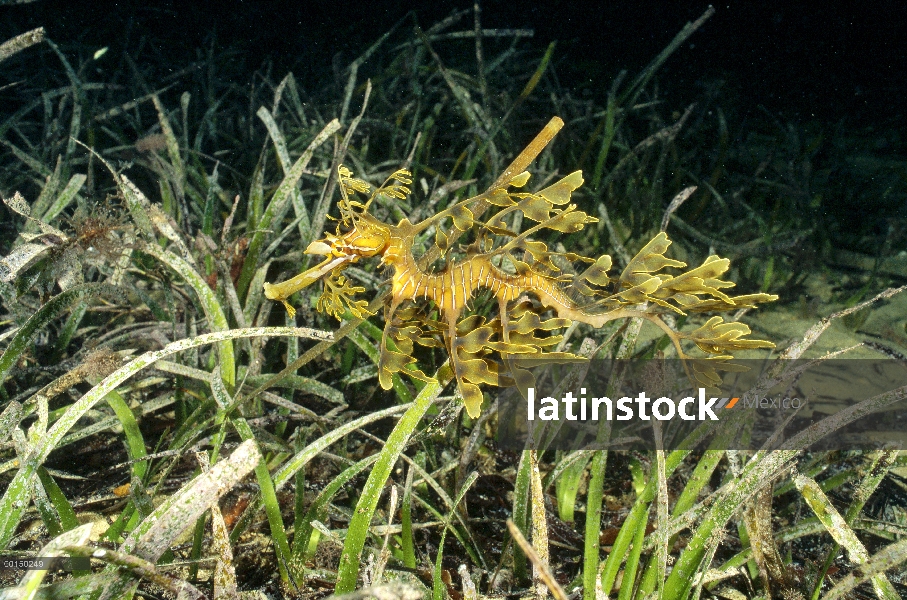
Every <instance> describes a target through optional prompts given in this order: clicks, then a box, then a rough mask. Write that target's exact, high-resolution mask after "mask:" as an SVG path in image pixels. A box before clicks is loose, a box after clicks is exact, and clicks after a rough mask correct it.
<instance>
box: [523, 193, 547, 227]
mask: <svg viewBox="0 0 907 600" xmlns="http://www.w3.org/2000/svg"><path fill="white" fill-rule="evenodd" d="M518 206H519V209H520V210H521V211H523V214H524V215H525V216H526V218H528V219H532V220H533V221H536V222H539V223H542V222H543V221H547V220H548V219H550V218H551V210H552V209H553V208H554V207H553V206H552V205H551V202H549V201H548V200H546V199H545V198H543V197H541V196H537V195H533V194H530V195H528V196H526V197H525V198H523V199H522V200H520V203H519V205H518Z"/></svg>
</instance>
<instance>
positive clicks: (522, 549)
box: [0, 3, 907, 600]
mask: <svg viewBox="0 0 907 600" xmlns="http://www.w3.org/2000/svg"><path fill="white" fill-rule="evenodd" d="M478 8H479V5H478V3H477V4H476V5H475V7H474V8H472V9H468V10H456V11H453V12H452V13H451V14H450V16H449V17H448V18H447V19H444V20H443V21H441V22H439V23H435V24H432V25H431V26H427V27H424V28H423V27H422V26H421V25H420V23H419V22H418V19H417V18H416V15H410V16H408V17H407V20H406V21H404V22H403V24H412V25H413V27H412V28H407V27H402V26H400V25H399V24H398V26H397V27H395V28H394V29H392V30H390V31H388V32H386V33H385V34H383V35H381V36H379V37H377V38H376V39H375V41H374V43H373V44H372V45H371V46H369V48H368V49H367V50H366V51H365V52H364V53H363V54H362V55H361V56H359V57H358V58H356V59H355V60H354V61H353V62H351V63H349V64H348V65H346V66H345V67H344V66H343V65H342V64H340V62H339V61H340V59H338V64H337V65H336V69H335V70H334V72H335V80H334V81H332V82H329V83H327V84H326V85H325V87H323V88H320V87H318V85H316V84H313V83H311V82H309V81H305V80H302V79H299V80H297V78H296V76H294V75H293V74H292V73H287V74H285V73H282V72H281V73H279V74H277V69H275V68H273V65H272V64H265V65H262V67H261V68H260V69H259V70H258V71H256V72H255V73H254V74H252V75H250V74H249V73H245V72H243V73H239V72H237V71H236V70H235V69H237V64H238V63H239V61H237V60H236V54H235V53H234V52H233V51H232V50H230V49H226V50H224V49H222V48H221V47H219V46H218V45H217V44H216V43H214V41H212V43H211V44H210V45H209V46H208V47H206V48H204V49H201V50H198V52H197V53H195V54H194V58H193V60H192V64H187V65H185V68H177V66H175V65H174V64H172V63H171V62H170V61H168V60H161V59H160V58H158V57H157V56H156V55H154V54H153V49H154V47H155V43H152V42H151V41H147V42H146V41H145V40H143V41H141V42H140V43H138V44H136V45H128V46H127V47H125V48H124V49H123V50H122V52H121V53H120V52H117V51H113V50H108V51H106V52H105V51H104V49H98V48H86V47H82V46H80V45H79V44H78V43H67V44H63V43H61V42H60V41H59V40H53V39H48V38H47V36H46V34H45V32H44V31H43V30H40V31H33V32H28V33H27V34H24V35H23V36H22V37H18V38H15V40H11V42H10V43H9V44H3V45H2V50H0V74H2V75H3V76H4V77H8V78H9V80H10V82H9V85H8V86H0V94H3V99H4V102H5V104H4V107H5V108H4V109H3V110H4V115H3V116H2V120H0V143H2V150H3V151H2V152H0V192H2V196H3V200H4V202H3V204H2V205H0V211H3V218H2V219H0V231H2V235H0V254H2V258H0V555H3V556H4V557H5V556H10V557H15V558H25V559H28V558H33V557H36V556H46V557H52V556H58V557H80V558H85V559H87V560H88V563H87V567H86V565H85V563H84V562H83V563H82V564H81V566H80V567H79V568H77V569H75V570H74V571H55V570H48V571H44V570H41V571H27V572H24V571H10V570H0V586H2V587H3V590H2V592H0V594H2V595H3V597H9V598H29V599H31V598H69V597H84V596H92V597H97V598H130V597H138V596H142V597H155V598H156V597H162V596H164V595H166V596H168V597H169V596H172V597H191V598H208V597H211V598H231V599H233V598H256V599H261V598H263V597H265V596H267V597H273V598H277V597H286V598H315V597H318V598H320V597H324V596H327V595H329V594H331V593H334V594H337V595H345V594H354V596H343V597H344V598H351V597H405V598H418V597H429V596H430V597H432V598H433V599H438V600H443V599H445V598H463V599H468V600H472V599H476V598H503V597H507V598H510V597H516V596H520V597H534V598H543V597H546V596H549V595H553V596H554V597H556V598H558V599H559V600H560V599H561V598H567V597H570V598H579V597H583V598H584V599H588V600H593V599H597V598H601V597H611V598H619V599H622V600H631V599H648V598H660V599H665V600H686V599H693V598H707V597H722V598H734V599H737V598H741V597H747V598H770V597H784V598H810V599H812V598H816V599H818V598H846V597H879V598H884V599H886V600H887V599H889V598H891V599H893V598H899V597H901V596H904V594H905V587H904V581H905V571H904V568H905V567H904V565H905V563H907V525H905V524H907V491H905V490H907V486H905V483H904V482H905V476H907V472H905V468H907V459H905V455H904V453H903V451H902V450H901V449H900V448H895V447H890V446H878V447H873V448H870V449H868V450H865V449H853V450H850V449H845V450H831V451H825V450H817V449H811V446H810V444H812V443H814V442H817V441H821V440H823V439H829V438H834V437H835V436H836V435H837V433H838V432H839V431H840V430H841V428H842V427H844V426H846V425H847V420H848V419H849V418H850V416H849V415H836V416H835V417H834V418H826V419H822V420H820V421H818V422H817V423H816V424H815V426H811V427H809V428H806V429H804V430H803V431H802V432H799V433H798V434H797V436H796V437H795V438H794V439H793V440H783V441H779V443H778V444H776V445H774V446H771V447H769V446H766V447H765V448H761V449H756V450H740V449H737V450H729V449H726V448H725V449H721V448H720V447H719V446H715V447H711V448H704V447H703V445H693V446H692V447H691V448H687V449H683V450H651V451H640V452H625V451H617V450H603V449H587V448H578V449H575V450H573V449H571V450H555V449H551V448H546V447H544V446H540V447H539V448H538V449H533V448H530V449H526V450H524V451H520V452H509V451H507V450H505V449H502V448H501V447H500V446H499V445H498V443H497V441H496V439H495V431H496V428H497V427H498V425H499V421H498V419H499V418H500V412H499V411H498V407H497V405H496V394H497V393H498V392H499V391H500V389H499V388H501V387H504V386H508V385H510V384H511V383H513V382H515V381H517V380H519V378H520V377H523V376H524V374H523V372H522V371H520V368H519V360H518V359H520V358H524V357H547V358H549V359H557V358H558V357H561V358H564V359H565V360H566V359H571V360H572V359H574V358H575V357H582V358H583V359H584V360H585V359H587V358H589V357H591V356H596V357H606V358H608V359H612V358H613V359H626V358H633V359H635V360H639V361H645V362H646V363H647V364H651V365H653V366H655V367H657V366H658V365H659V364H660V363H662V362H664V361H662V359H663V358H667V359H671V358H678V359H681V360H682V362H683V364H684V366H686V367H687V369H688V371H689V374H690V375H691V377H693V378H695V379H698V380H699V381H703V378H704V379H705V381H709V380H710V378H711V377H712V376H713V374H714V373H715V372H718V371H721V370H722V368H721V367H722V365H727V364H728V363H729V361H730V357H732V356H733V357H734V358H735V359H740V358H741V357H743V356H752V355H753V354H752V353H751V352H752V351H757V353H758V354H760V355H761V356H763V357H764V362H763V363H761V364H762V365H763V366H764V371H760V372H758V375H759V379H758V381H757V384H756V391H757V392H762V393H767V392H766V391H765V390H768V389H773V386H782V387H784V386H790V387H793V386H796V385H797V381H798V380H797V377H798V373H797V372H795V370H793V369H792V368H791V365H792V364H793V361H794V360H796V359H809V360H815V361H824V360H826V359H828V358H829V357H830V356H832V355H839V354H842V353H844V352H866V353H868V352H870V351H871V352H872V353H873V354H872V355H873V356H878V355H882V356H884V357H891V358H892V359H893V360H892V362H893V363H894V362H895V361H897V360H903V352H902V350H901V348H902V347H903V346H904V345H905V342H907V334H905V329H904V327H905V322H904V316H903V315H904V314H907V310H904V309H903V308H902V307H903V306H904V305H903V304H902V302H903V299H904V298H903V297H904V294H902V293H901V292H903V291H904V289H905V286H904V284H905V283H907V277H905V276H904V272H903V271H901V270H899V269H900V268H901V263H900V262H899V260H901V259H900V258H899V256H900V253H901V252H902V251H903V250H904V249H905V248H904V240H905V239H907V237H905V236H904V233H903V232H904V231H907V228H905V227H904V221H903V219H900V217H898V215H897V214H896V213H894V212H892V213H890V214H886V215H884V218H883V217H882V216H880V217H878V219H876V221H875V223H874V225H873V226H876V227H881V226H883V225H885V226H887V227H888V229H887V230H886V231H885V239H884V240H881V238H876V237H872V236H869V235H868V234H867V233H866V230H864V229H861V228H860V227H857V226H856V224H855V226H854V227H853V228H852V229H853V231H850V232H848V236H846V239H847V240H848V243H847V244H846V250H847V252H845V251H844V250H845V249H844V248H840V247H838V246H837V245H836V244H838V241H839V238H836V237H834V235H835V230H834V228H833V227H827V226H826V225H829V223H831V221H830V219H831V217H830V216H829V215H828V214H826V213H827V211H826V210H825V209H826V207H827V206H828V204H829V197H830V196H832V195H833V194H835V193H838V192H839V191H840V190H837V189H836V188H835V187H834V185H833V184H834V181H835V180H836V177H845V178H846V180H847V182H848V183H847V187H848V192H847V193H852V194H854V195H855V197H857V198H858V199H860V200H862V199H866V198H870V197H873V196H876V195H878V196H880V198H881V199H878V202H879V203H880V204H879V205H880V206H881V205H884V206H889V205H893V204H894V203H896V202H899V201H900V200H901V199H903V198H904V197H905V196H904V195H903V194H904V185H903V181H907V179H904V178H902V177H901V176H900V174H901V173H907V170H903V168H904V164H907V163H905V162H903V161H901V162H898V161H897V160H896V159H891V160H890V162H884V161H881V160H878V159H876V158H874V155H872V153H871V152H870V150H871V149H872V148H875V146H873V145H872V144H871V143H870V142H868V141H867V142H866V144H867V148H868V149H866V150H865V151H861V153H860V155H859V156H858V158H859V159H860V160H857V161H855V162H854V161H853V160H850V159H845V158H842V157H845V156H849V154H847V152H845V150H844V149H840V148H832V149H831V150H829V149H828V147H827V145H826V144H825V143H824V142H823V139H824V138H823V134H822V133H821V132H816V131H812V130H810V131H803V130H800V129H798V126H797V125H794V124H785V123H781V122H778V121H777V120H776V119H774V118H771V119H767V120H766V121H764V122H758V123H756V124H752V123H747V124H746V125H745V126H744V125H740V124H739V121H738V120H735V118H734V116H733V112H732V111H731V110H725V107H726V104H727V103H729V102H730V101H728V100H727V99H725V98H724V97H722V96H721V95H720V94H718V93H717V92H716V93H714V94H712V91H714V90H711V91H709V92H708V94H709V95H707V97H704V98H702V99H701V100H700V101H699V102H698V103H697V105H695V106H693V105H690V106H685V107H684V106H680V107H676V106H672V105H671V101H670V100H668V99H667V98H666V97H665V96H663V95H662V94H661V93H660V91H659V87H658V78H657V76H656V75H657V72H658V71H659V69H660V68H661V67H662V66H663V65H664V64H665V61H666V60H667V59H668V57H669V56H671V55H673V54H674V53H675V52H677V51H678V50H679V49H681V48H683V47H684V45H685V42H686V40H688V39H689V38H690V36H692V35H693V33H694V32H695V31H696V30H697V29H698V28H699V27H700V26H701V25H702V23H703V22H705V21H706V20H707V19H709V18H710V16H711V14H712V13H713V12H714V9H711V8H710V9H709V10H708V11H706V13H704V14H703V15H702V17H701V18H700V19H699V20H697V21H695V22H692V23H690V24H689V25H687V27H685V28H684V29H683V30H682V31H681V32H679V33H678V35H677V37H676V38H675V39H674V40H673V41H672V42H671V44H670V45H669V46H668V47H667V48H666V49H665V50H664V52H662V53H661V54H659V55H658V56H656V57H654V58H653V60H652V62H651V63H650V64H649V65H647V66H646V67H645V68H643V69H642V71H641V72H640V73H639V74H638V75H637V76H636V77H630V78H628V77H626V74H625V73H618V74H616V76H615V77H614V79H613V80H612V81H611V82H608V84H606V89H604V90H602V95H601V96H600V97H596V96H588V97H587V96H582V95H579V94H576V93H574V90H571V89H568V88H565V87H563V86H562V85H560V83H559V81H558V78H557V73H558V69H559V68H560V66H561V65H562V64H563V61H565V60H572V59H573V58H574V57H572V56H570V55H569V54H567V51H566V50H564V46H563V45H561V46H555V45H551V46H549V47H547V48H544V47H543V48H539V47H536V46H535V45H533V44H532V42H531V32H530V31H527V30H496V29H485V28H483V27H482V23H481V14H480V11H479V10H478ZM150 35H151V34H150V33H149V36H150ZM150 39H151V38H149V40H150ZM149 48H151V49H152V50H149ZM464 48H465V50H467V51H466V52H464ZM29 53H34V55H33V54H29ZM35 55H37V57H38V58H40V59H41V62H40V63H39V62H38V61H35V60H33V59H34V58H35ZM681 55H682V53H681ZM464 57H465V58H464ZM35 64H41V65H42V66H41V68H40V69H36V68H35V66H34V65H35ZM247 80H248V85H245V84H243V85H240V84H238V83H236V82H240V81H242V82H246V81H247ZM18 82H26V83H25V84H19V83H18ZM555 114H556V115H559V117H555V118H551V117H550V116H551V115H555ZM546 120H547V124H546ZM825 135H828V134H827V133H826V134H825ZM889 135H890V136H891V137H892V139H894V138H895V137H896V136H895V135H894V134H889ZM842 139H843V138H836V139H835V144H842V143H843V142H842V141H841V140H842ZM527 140H529V142H528V144H527ZM823 161H831V162H830V163H828V162H823ZM866 163H869V164H871V165H872V166H873V168H874V169H876V171H875V172H876V173H877V174H878V175H879V177H878V178H877V179H876V180H875V181H879V182H881V184H883V189H881V191H880V188H876V187H872V185H870V184H869V183H867V182H866V181H864V180H862V179H860V177H861V173H862V171H861V169H859V168H857V166H855V165H861V164H866ZM898 169H901V171H899V170H898ZM882 175H884V177H883V176H882ZM861 186H862V187H861ZM837 226H838V227H840V226H841V225H840V223H838V225H837ZM880 241H881V242H882V243H879V242H880ZM719 256H720V257H723V258H720V257H719ZM735 284H736V286H737V287H739V288H740V289H742V290H743V293H742V294H741V295H736V296H735V295H732V294H731V293H729V292H730V291H731V288H732V286H734V285H735ZM748 292H749V293H748ZM801 299H802V300H801ZM281 304H283V305H284V306H285V307H286V311H284V310H283V309H281V308H280V306H281ZM753 308H758V309H759V310H752V309H753ZM716 313H720V314H716ZM882 317H884V318H885V319H887V321H886V320H883V319H882ZM338 321H339V324H338ZM880 321H882V323H881V324H880ZM879 332H881V333H879ZM873 336H874V337H873ZM867 342H868V343H867ZM870 344H872V345H870ZM899 353H900V354H899ZM861 356H864V357H865V356H866V354H863V355H861ZM760 368H762V367H760ZM678 379H680V378H679V377H678ZM562 383H563V384H564V385H567V384H569V381H564V382H562ZM905 397H907V388H903V387H901V388H897V389H894V390H891V391H890V392H887V393H886V394H881V395H879V396H876V397H873V398H869V399H867V400H866V401H865V402H863V403H861V404H860V405H858V406H856V407H855V409H859V410H861V411H866V412H871V411H874V410H883V409H884V408H885V406H886V405H888V404H890V403H891V402H893V401H896V400H898V399H901V400H903V399H904V398H905ZM486 399H488V400H490V401H486ZM464 409H465V410H464ZM727 423H728V425H726V427H727V428H739V429H743V428H744V425H745V423H741V422H740V421H728V422H727ZM653 430H654V428H653ZM696 431H697V432H698V433H697V434H701V435H705V434H703V433H702V431H700V430H696ZM727 433H728V431H727V430H719V431H718V433H717V434H716V435H715V437H718V438H720V437H721V435H724V434H727ZM718 441H719V442H720V441H721V440H720V439H719V440H718ZM787 442H790V443H787ZM716 448H717V449H716ZM83 567H85V568H83Z"/></svg>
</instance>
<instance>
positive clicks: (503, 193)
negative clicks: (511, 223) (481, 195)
mask: <svg viewBox="0 0 907 600" xmlns="http://www.w3.org/2000/svg"><path fill="white" fill-rule="evenodd" d="M486 200H488V203H489V204H493V205H494V206H504V207H507V206H513V205H515V204H516V201H514V199H513V198H511V197H510V194H508V193H507V190H505V189H504V188H498V189H496V190H495V191H493V192H492V193H490V194H488V196H486Z"/></svg>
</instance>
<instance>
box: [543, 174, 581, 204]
mask: <svg viewBox="0 0 907 600" xmlns="http://www.w3.org/2000/svg"><path fill="white" fill-rule="evenodd" d="M581 185H583V172H582V171H574V172H573V173H570V174H569V175H567V176H566V177H564V178H563V179H561V180H560V181H558V182H557V183H555V184H553V185H550V186H548V187H546V188H545V189H543V190H542V191H540V192H538V195H539V196H542V197H543V198H545V199H547V200H548V201H549V202H551V203H552V204H557V205H561V204H567V203H568V202H570V197H571V195H572V194H573V192H574V190H576V189H577V188H578V187H580V186H581Z"/></svg>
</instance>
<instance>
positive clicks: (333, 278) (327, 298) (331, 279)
mask: <svg viewBox="0 0 907 600" xmlns="http://www.w3.org/2000/svg"><path fill="white" fill-rule="evenodd" d="M341 271H342V269H339V268H338V269H334V271H333V272H332V273H331V274H330V275H329V276H327V277H325V278H324V291H323V292H322V294H321V297H320V298H319V299H318V305H317V308H318V310H319V312H323V313H328V314H330V315H333V316H334V317H335V318H336V319H337V320H338V321H339V320H341V319H342V318H343V315H344V314H345V313H346V311H347V310H349V311H350V313H351V314H352V315H353V316H354V317H356V318H357V319H364V318H366V317H369V316H371V315H373V314H375V313H372V312H370V311H369V310H368V302H366V301H365V300H356V299H354V296H355V295H356V294H358V293H361V292H364V291H365V288H364V287H361V286H354V285H352V283H351V282H350V280H349V278H347V277H346V276H345V275H341ZM284 304H286V303H284ZM287 310H290V309H289V308H288V309H287ZM294 312H295V311H294ZM290 314H291V316H292V314H293V313H290Z"/></svg>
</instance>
